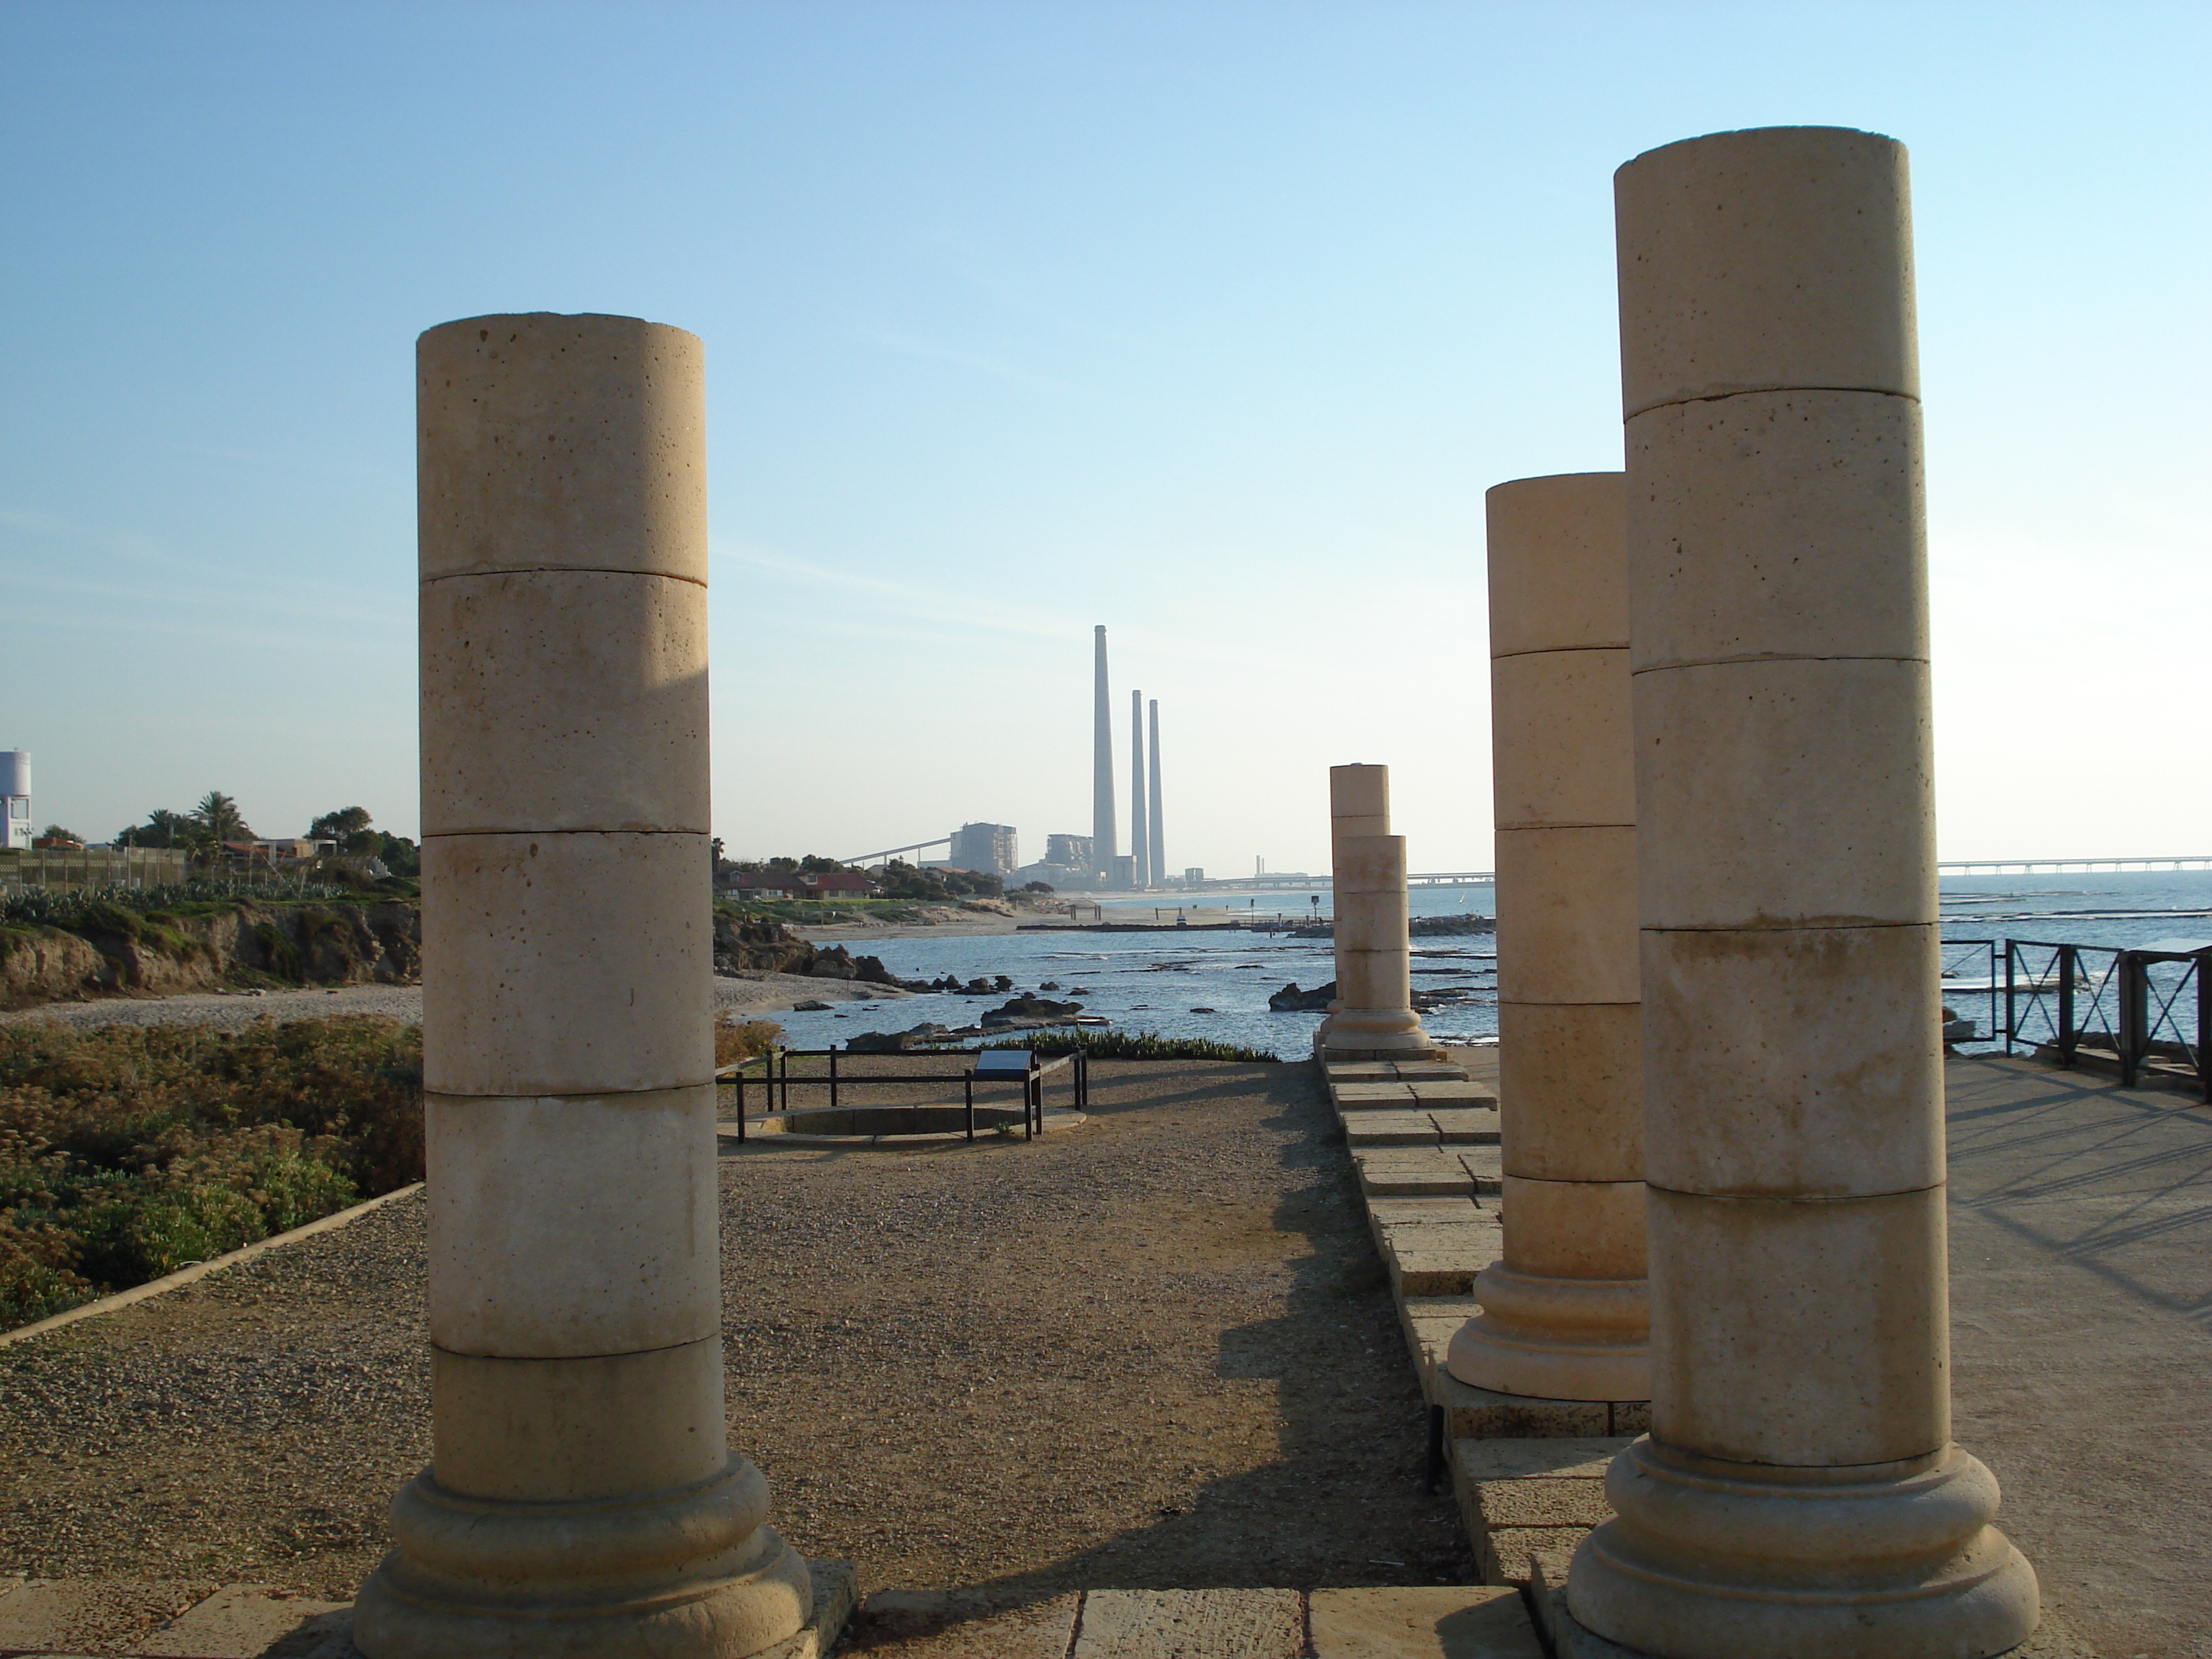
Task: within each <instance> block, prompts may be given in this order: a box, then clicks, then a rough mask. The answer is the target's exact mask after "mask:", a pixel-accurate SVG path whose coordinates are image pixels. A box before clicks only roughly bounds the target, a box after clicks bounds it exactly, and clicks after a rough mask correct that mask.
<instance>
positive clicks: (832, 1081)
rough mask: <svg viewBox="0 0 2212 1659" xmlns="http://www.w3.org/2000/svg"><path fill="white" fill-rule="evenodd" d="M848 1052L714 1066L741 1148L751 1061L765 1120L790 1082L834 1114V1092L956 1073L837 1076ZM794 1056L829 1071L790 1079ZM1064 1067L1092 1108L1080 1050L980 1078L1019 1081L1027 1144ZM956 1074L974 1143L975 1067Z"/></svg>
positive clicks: (805, 1051)
mask: <svg viewBox="0 0 2212 1659" xmlns="http://www.w3.org/2000/svg"><path fill="white" fill-rule="evenodd" d="M850 1052H851V1051H850V1050H848V1049H842V1048H781V1047H778V1048H773V1049H770V1050H769V1052H768V1053H767V1054H749V1055H747V1056H746V1057H745V1058H744V1059H743V1060H738V1061H737V1062H736V1063H734V1064H732V1065H729V1066H719V1067H717V1068H716V1070H715V1073H714V1081H715V1082H716V1083H718V1084H720V1083H729V1084H732V1085H734V1086H735V1087H736V1090H737V1094H738V1142H739V1144H740V1145H742V1144H744V1140H745V1138H746V1137H745V1082H746V1079H745V1067H746V1066H750V1065H751V1064H752V1063H753V1062H754V1061H755V1060H758V1061H759V1062H760V1063H761V1066H762V1070H763V1075H762V1077H761V1078H760V1079H759V1081H760V1083H761V1085H762V1086H763V1088H764V1090H765V1091H766V1093H767V1099H768V1106H767V1110H766V1111H764V1112H763V1113H762V1115H763V1117H765V1116H768V1115H770V1114H772V1113H774V1112H775V1110H776V1109H777V1104H776V1103H777V1097H778V1095H779V1092H780V1093H781V1099H782V1109H783V1110H785V1111H789V1110H790V1109H791V1085H793V1084H794V1083H796V1084H798V1085H800V1086H802V1087H824V1086H826V1087H827V1088H828V1089H829V1106H830V1109H832V1110H833V1111H834V1110H835V1109H836V1106H837V1094H838V1091H839V1089H840V1087H843V1088H848V1089H849V1088H852V1087H854V1085H877V1084H885V1083H950V1082H951V1081H952V1079H953V1076H954V1075H955V1074H953V1073H945V1072H912V1073H885V1072H869V1073H854V1072H848V1073H842V1074H840V1073H839V1072H838V1070H837V1058H838V1056H839V1055H840V1054H849V1053H850ZM928 1052H929V1053H930V1054H932V1055H945V1056H948V1057H950V1056H958V1057H961V1058H963V1059H967V1060H970V1061H971V1062H972V1061H973V1059H974V1057H975V1055H977V1054H985V1053H989V1052H995V1051H993V1050H987V1049H983V1048H933V1049H930V1050H929V1051H928ZM887 1057H888V1056H887ZM794 1058H796V1059H800V1060H806V1059H816V1060H819V1059H823V1058H826V1059H827V1060H829V1071H828V1073H826V1074H824V1075H823V1076H819V1077H808V1076H806V1075H805V1073H801V1074H800V1075H799V1076H797V1077H793V1075H792V1074H791V1062H792V1060H793V1059H794ZM1062 1066H1073V1073H1072V1074H1071V1076H1070V1079H1069V1081H1070V1083H1071V1085H1072V1090H1071V1094H1072V1097H1073V1104H1074V1107H1075V1109H1076V1110H1078V1111H1083V1110H1085V1109H1088V1108H1089V1106H1090V1104H1091V1056H1090V1055H1089V1054H1085V1053H1084V1052H1083V1051H1082V1050H1081V1049H1075V1050H1073V1051H1071V1052H1069V1053H1067V1054H1060V1055H1056V1056H1054V1057H1051V1058H1050V1059H1048V1060H1045V1061H1044V1062H1043V1063H1042V1064H1038V1063H1037V1062H1036V1061H1035V1060H1032V1062H1031V1063H1030V1070H1029V1072H1028V1073H1027V1074H1026V1077H1025V1079H1015V1078H1003V1079H1000V1078H986V1079H984V1081H985V1082H987V1083H989V1082H1007V1083H1012V1082H1015V1081H1022V1082H1023V1084H1024V1087H1023V1090H1022V1139H1024V1140H1029V1139H1034V1137H1035V1136H1036V1135H1038V1134H1042V1133H1044V1079H1045V1077H1046V1075H1047V1074H1048V1073H1052V1072H1056V1071H1058V1070H1060V1068H1061V1067H1062ZM957 1075H958V1077H959V1078H960V1080H961V1085H962V1088H961V1093H962V1098H963V1105H964V1106H965V1108H966V1113H967V1138H968V1139H970V1140H973V1139H975V1067H974V1066H973V1064H972V1063H971V1064H970V1065H969V1068H968V1069H967V1070H966V1071H964V1072H962V1073H957ZM913 1110H914V1112H915V1116H916V1117H917V1119H918V1118H919V1117H920V1115H921V1103H919V1102H916V1103H915V1104H914V1106H913ZM1032 1123H1034V1127H1032Z"/></svg>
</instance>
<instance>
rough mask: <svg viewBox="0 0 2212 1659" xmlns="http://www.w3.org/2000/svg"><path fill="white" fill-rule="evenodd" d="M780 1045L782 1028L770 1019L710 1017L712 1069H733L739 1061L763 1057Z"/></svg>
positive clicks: (724, 1015) (721, 1015)
mask: <svg viewBox="0 0 2212 1659" xmlns="http://www.w3.org/2000/svg"><path fill="white" fill-rule="evenodd" d="M782 1041H783V1027H782V1026H781V1025H779V1024H776V1023H775V1021H774V1020H772V1019H733V1018H731V1017H730V1016H729V1015H727V1014H717V1015H715V1016H714V1066H715V1069H716V1070H717V1071H719V1070H720V1069H721V1068H722V1067H723V1066H734V1065H736V1064H737V1063H738V1061H739V1060H750V1059H752V1058H753V1057H754V1056H755V1055H757V1054H766V1053H768V1052H769V1050H770V1049H771V1048H775V1046H776V1045H777V1044H778V1043H780V1042H782Z"/></svg>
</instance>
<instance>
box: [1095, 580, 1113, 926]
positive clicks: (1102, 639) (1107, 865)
mask: <svg viewBox="0 0 2212 1659" xmlns="http://www.w3.org/2000/svg"><path fill="white" fill-rule="evenodd" d="M1094 632H1095V634H1096V636H1097V642H1098V696H1097V714H1096V720H1095V723H1094V725H1093V727H1092V731H1091V870H1092V873H1093V874H1094V875H1095V876H1096V877H1097V879H1098V880H1099V882H1100V883H1101V884H1103V883H1106V882H1109V881H1111V880H1112V879H1113V878H1114V709H1113V706H1112V705H1111V704H1110V703H1109V702H1107V700H1106V624H1105V623H1099V624H1098V626H1097V629H1095V630H1094Z"/></svg>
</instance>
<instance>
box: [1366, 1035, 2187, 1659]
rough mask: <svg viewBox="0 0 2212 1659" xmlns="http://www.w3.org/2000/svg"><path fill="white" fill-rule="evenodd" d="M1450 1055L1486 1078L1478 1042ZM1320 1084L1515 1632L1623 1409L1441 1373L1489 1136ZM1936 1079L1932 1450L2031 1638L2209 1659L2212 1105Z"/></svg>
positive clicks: (2076, 1087) (2063, 1076)
mask: <svg viewBox="0 0 2212 1659" xmlns="http://www.w3.org/2000/svg"><path fill="white" fill-rule="evenodd" d="M1453 1058H1454V1059H1455V1060H1458V1061H1460V1062H1461V1063H1462V1066H1463V1067H1464V1071H1465V1074H1466V1075H1467V1077H1468V1083H1469V1085H1472V1087H1473V1088H1474V1089H1475V1090H1477V1091H1481V1090H1485V1089H1486V1088H1488V1087H1490V1086H1492V1085H1493V1083H1494V1079H1495V1075H1496V1073H1495V1071H1494V1069H1493V1068H1494V1066H1495V1061H1496V1051H1495V1050H1490V1051H1480V1050H1477V1051H1472V1052H1460V1053H1455V1054H1454V1056H1453ZM1331 1085H1332V1086H1331V1091H1330V1092H1331V1094H1332V1097H1334V1100H1335V1102H1336V1104H1337V1107H1338V1109H1339V1111H1340V1115H1341V1116H1342V1120H1343V1121H1344V1123H1345V1126H1346V1133H1347V1138H1348V1139H1350V1141H1351V1143H1352V1157H1353V1158H1354V1160H1355V1161H1356V1162H1357V1163H1358V1165H1359V1168H1360V1170H1361V1175H1362V1186H1363V1188H1364V1191H1365V1194H1366V1196H1367V1200H1368V1206H1369V1213H1370V1225H1371V1226H1372V1228H1373V1231H1374V1233H1375V1237H1376V1243H1377V1245H1378V1247H1379V1248H1380V1249H1381V1251H1382V1254H1383V1259H1384V1261H1385V1262H1386V1264H1387V1265H1388V1266H1389V1269H1390V1273H1391V1279H1392V1285H1393V1289H1394V1291H1395V1292H1396V1295H1397V1299H1398V1304H1399V1310H1400V1315H1401V1320H1402V1322H1403V1323H1404V1327H1405V1331H1406V1335H1407V1342H1408V1344H1409V1346H1410V1347H1411V1349H1412V1351H1413V1358H1414V1363H1415V1365H1416V1367H1417V1369H1418V1370H1419V1373H1420V1376H1421V1383H1422V1387H1423V1389H1424V1391H1425V1394H1426V1395H1428V1397H1429V1399H1430V1401H1431V1403H1432V1405H1434V1406H1436V1407H1439V1408H1441V1409H1442V1411H1443V1413H1444V1416H1445V1419H1446V1421H1447V1425H1448V1426H1447V1430H1446V1432H1447V1435H1448V1444H1449V1461H1450V1464H1451V1470H1452V1474H1453V1477H1454V1484H1455V1488H1456V1490H1457V1492H1458V1496H1459V1498H1460V1501H1461V1506H1462V1513H1463V1514H1464V1515H1465V1516H1466V1518H1467V1522H1468V1534H1469V1538H1470V1542H1471V1543H1472V1545H1473V1547H1474V1552H1475V1559H1476V1562H1477V1565H1478V1566H1479V1568H1480V1572H1481V1576H1482V1577H1484V1578H1485V1580H1486V1581H1487V1582H1491V1583H1501V1582H1502V1583H1513V1584H1518V1585H1522V1586H1524V1587H1527V1588H1528V1589H1530V1590H1531V1591H1532V1592H1533V1593H1534V1602H1535V1606H1536V1609H1537V1611H1538V1613H1539V1617H1540V1622H1541V1619H1542V1617H1543V1615H1544V1613H1545V1610H1546V1607H1547V1605H1548V1603H1547V1592H1548V1590H1549V1589H1556V1585H1557V1579H1558V1575H1559V1572H1560V1571H1562V1570H1563V1569H1564V1567H1565V1562H1566V1558H1567V1556H1568V1554H1569V1553H1571V1551H1572V1549H1573V1547H1574V1545H1575V1543H1576V1542H1577V1541H1578V1540H1579V1538H1580V1537H1581V1535H1582V1534H1583V1533H1584V1532H1586V1531H1587V1530H1588V1529H1589V1528H1590V1527H1591V1526H1593V1525H1595V1524H1596V1523H1597V1522H1599V1521H1601V1520H1602V1519H1604V1518H1605V1516H1606V1515H1607V1514H1608V1513H1609V1511H1608V1510H1607V1508H1606V1506H1605V1503H1604V1493H1603V1489H1602V1486H1601V1481H1600V1477H1601V1475H1602V1474H1603V1472H1604V1468H1605V1464H1606V1461H1607V1458H1608V1457H1609V1456H1610V1455H1611V1454H1612V1453H1613V1451H1615V1450H1617V1449H1619V1448H1620V1446H1621V1445H1623V1444H1625V1443H1626V1437H1627V1436H1630V1435H1633V1434H1635V1433H1638V1432H1639V1431H1642V1429H1643V1428H1644V1426H1645V1425H1644V1422H1643V1420H1641V1416H1640V1413H1641V1408H1640V1407H1626V1408H1625V1407H1621V1406H1619V1405H1615V1406H1613V1407H1606V1406H1603V1405H1595V1406H1583V1407H1571V1406H1568V1405H1567V1404H1565V1402H1556V1401H1526V1402H1520V1403H1521V1404H1522V1406H1523V1407H1525V1408H1526V1409H1524V1411H1523V1412H1522V1413H1521V1416H1520V1417H1519V1418H1516V1417H1515V1416H1514V1415H1513V1414H1512V1413H1510V1412H1501V1410H1500V1409H1499V1408H1500V1407H1504V1406H1508V1405H1510V1404H1511V1403H1513V1402H1512V1401H1510V1399H1509V1398H1508V1397H1506V1396H1499V1395H1486V1394H1484V1393H1483V1392H1482V1391H1481V1390H1479V1389H1468V1388H1467V1387H1466V1386H1465V1385H1463V1384H1461V1383H1456V1382H1455V1380H1454V1379H1452V1378H1451V1377H1450V1376H1449V1373H1447V1372H1445V1371H1444V1370H1443V1349H1444V1346H1445V1344H1446V1343H1447V1342H1448V1341H1449V1337H1450V1334H1451V1333H1452V1332H1453V1331H1454V1330H1456V1329H1457V1328H1458V1327H1459V1325H1460V1323H1461V1322H1462V1321H1463V1320H1465V1319H1466V1318H1467V1317H1468V1315H1469V1314H1471V1313H1472V1312H1474V1308H1475V1304H1474V1300H1473V1298H1472V1297H1470V1296H1469V1295H1468V1291H1469V1290H1470V1289H1471V1288H1472V1282H1473V1277H1474V1273H1475V1272H1476V1271H1478V1270H1479V1269H1480V1267H1482V1266H1484V1265H1485V1264H1486V1262H1487V1261H1489V1260H1490V1259H1491V1258H1492V1256H1494V1255H1496V1254H1497V1252H1498V1248H1499V1244H1500V1236H1499V1232H1498V1212H1497V1200H1496V1199H1495V1198H1494V1197H1492V1196H1491V1194H1493V1193H1495V1192H1496V1190H1497V1186H1496V1176H1495V1174H1494V1164H1495V1160H1496V1158H1497V1155H1498V1153H1497V1148H1496V1147H1495V1146H1485V1145H1480V1144H1479V1143H1480V1142H1481V1141H1484V1140H1490V1141H1494V1140H1495V1139H1496V1133H1495V1130H1494V1127H1493V1128H1492V1130H1491V1131H1490V1132H1489V1133H1486V1134H1480V1135H1478V1134H1476V1133H1473V1132H1472V1131H1473V1124H1472V1119H1473V1114H1472V1113H1471V1112H1468V1110H1467V1108H1468V1107H1470V1106H1473V1105H1474V1103H1473V1102H1467V1103H1459V1102H1455V1103H1453V1104H1454V1105H1455V1107H1457V1108H1459V1111H1458V1112H1457V1113H1455V1114H1454V1115H1455V1116H1457V1115H1462V1114H1463V1115H1467V1116H1468V1119H1469V1124H1468V1131H1469V1132H1468V1133H1466V1134H1465V1135H1464V1136H1463V1137H1462V1135H1458V1134H1455V1133H1449V1131H1448V1130H1447V1128H1446V1127H1445V1126H1444V1124H1443V1121H1442V1118H1441V1116H1440V1115H1437V1118H1436V1121H1433V1122H1431V1123H1430V1124H1429V1125H1428V1126H1426V1132H1425V1133H1421V1134H1418V1135H1416V1134H1413V1133H1410V1130H1411V1129H1412V1128H1413V1127H1414V1126H1413V1125H1412V1124H1411V1123H1410V1122H1408V1123H1407V1124H1397V1123H1396V1122H1395V1120H1396V1119H1397V1118H1399V1117H1406V1118H1408V1119H1410V1118H1411V1117H1412V1116H1413V1115H1414V1113H1413V1111H1412V1110H1410V1109H1409V1108H1411V1107H1412V1106H1413V1103H1412V1102H1398V1101H1384V1100H1382V1099H1379V1098H1370V1096H1373V1095H1374V1094H1375V1093H1376V1089H1375V1086H1374V1085H1371V1084H1367V1083H1364V1082H1363V1083H1360V1084H1357V1085H1354V1084H1351V1083H1349V1082H1348V1081H1342V1082H1340V1081H1339V1080H1337V1079H1334V1077H1332V1079H1331ZM1946 1087H1947V1101H1948V1118H1949V1125H1950V1182H1951V1188H1950V1196H1951V1279H1952V1307H1951V1314H1952V1332H1953V1334H1952V1346H1953V1365H1954V1381H1953V1401H1954V1434H1955V1437H1956V1438H1957V1439H1958V1441H1959V1443H1960V1444H1961V1445H1963V1446H1965V1447H1966V1449H1968V1450H1969V1451H1971V1452H1972V1453H1973V1454H1974V1455H1977V1456H1978V1457H1980V1458H1981V1459H1982V1460H1983V1461H1984V1462H1986V1463H1988V1464H1989V1465H1990V1468H1992V1469H1994V1470H1995V1471H1996V1474H1997V1477H1998V1479H1999V1480H2000V1481H2001V1482H2002V1485H2003V1487H2004V1493H2005V1502H2004V1510H2003V1513H2002V1515H2001V1516H1999V1522H2000V1524H2001V1525H2002V1526H2003V1527H2004V1528H2005V1529H2006V1530H2007V1531H2008V1532H2009V1533H2010V1534H2012V1536H2013V1537H2014V1539H2015V1541H2017V1542H2018V1543H2019V1545H2020V1547H2021V1549H2022V1550H2024V1551H2025V1552H2026V1553H2027V1556H2028V1559H2030V1560H2032V1561H2033V1563H2034V1564H2035V1567H2036V1571H2037V1572H2038V1573H2039V1575H2040V1577H2041V1578H2042V1582H2043V1586H2044V1601H2045V1611H2046V1615H2047V1618H2046V1625H2045V1629H2044V1631H2042V1632H2039V1635H2038V1638H2037V1640H2036V1641H2035V1642H2034V1643H2032V1644H2030V1646H2031V1648H2032V1649H2033V1650H2035V1651H2036V1652H2037V1653H2039V1654H2041V1653H2046V1652H2047V1653H2051V1654H2061V1653H2063V1654H2068V1655H2078V1654H2080V1653H2081V1652H2083V1651H2085V1650H2090V1651H2093V1652H2094V1653H2096V1654H2098V1655H2100V1656H2103V1659H2202V1656H2212V1425H2208V1423H2207V1421H2206V1418H2207V1415H2208V1409H2212V1111H2208V1110H2207V1109H2205V1108H2203V1106H2202V1105H2199V1104H2194V1103H2191V1100H2190V1099H2189V1098H2188V1097H2185V1096H2181V1095H2177V1094H2172V1093H2167V1092H2164V1091H2156V1090H2122V1089H2121V1088H2119V1087H2118V1085H2116V1084H2114V1083H2112V1082H2110V1081H2108V1080H2106V1079H2099V1078H2093V1077H2087V1076H2081V1075H2077V1074H2075V1073H2065V1072H2059V1071H2055V1070H2052V1069H2051V1068H2050V1067H2049V1066H2043V1065H2039V1064H2037V1063H2036V1062H2034V1061H2033V1060H2027V1059H2019V1060H2005V1059H2002V1058H1988V1057H1954V1058H1953V1059H1952V1060H1950V1061H1949V1062H1948V1068H1947V1077H1946ZM1504 1106H1505V1109H1506V1110H1508V1111H1510V1109H1512V1103H1511V1102H1510V1101H1507V1102H1505V1103H1504ZM1432 1115H1433V1114H1432ZM1489 1115H1491V1116H1492V1117H1494V1116H1495V1114H1494V1113H1493V1114H1489ZM1393 1127H1395V1128H1400V1129H1404V1130H1407V1131H1408V1133H1385V1131H1386V1130H1389V1129H1391V1128H1393ZM1460 1139H1465V1140H1466V1141H1468V1142H1471V1143H1478V1144H1470V1145H1455V1144H1454V1143H1455V1141H1458V1140H1460ZM1485 1160H1488V1162H1487V1163H1486V1162H1485ZM1576 1410H1580V1411H1583V1412H1584V1413H1588V1416H1589V1420H1588V1421H1587V1422H1574V1421H1570V1420H1568V1419H1567V1416H1566V1413H1571V1412H1573V1411H1576ZM1608 1413H1610V1415H1608ZM1624 1416H1625V1419H1626V1420H1624ZM1523 1419H1525V1420H1523Z"/></svg>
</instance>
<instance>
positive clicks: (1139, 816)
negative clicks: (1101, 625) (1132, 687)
mask: <svg viewBox="0 0 2212 1659" xmlns="http://www.w3.org/2000/svg"><path fill="white" fill-rule="evenodd" d="M1151 847H1152V842H1151V840H1150V838H1149V837H1148V836H1146V834H1145V694H1144V693H1143V692H1141V691H1132V692H1131V693H1129V854H1130V858H1129V881H1130V884H1132V885H1133V886H1137V887H1150V886H1151V885H1152V852H1151Z"/></svg>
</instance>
